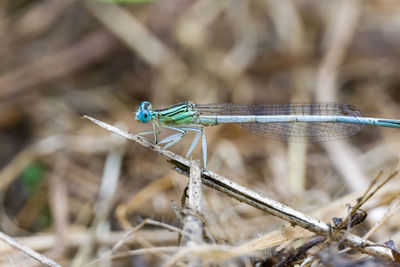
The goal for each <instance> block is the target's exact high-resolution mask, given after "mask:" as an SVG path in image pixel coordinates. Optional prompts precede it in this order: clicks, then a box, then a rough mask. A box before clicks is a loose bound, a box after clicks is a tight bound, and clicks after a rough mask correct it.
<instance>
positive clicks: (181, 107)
mask: <svg viewBox="0 0 400 267" xmlns="http://www.w3.org/2000/svg"><path fill="white" fill-rule="evenodd" d="M199 115H200V113H199V112H198V111H197V110H196V106H195V104H193V103H192V102H190V101H186V102H181V103H178V104H176V105H173V106H170V107H167V108H163V109H156V110H152V106H151V103H150V102H148V101H144V102H142V103H141V104H140V106H139V109H138V111H137V112H136V120H138V121H140V122H143V123H147V122H149V121H150V120H153V123H156V124H161V125H169V126H174V125H191V124H196V123H198V118H199Z"/></svg>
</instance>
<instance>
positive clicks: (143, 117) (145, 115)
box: [139, 109, 151, 123]
mask: <svg viewBox="0 0 400 267" xmlns="http://www.w3.org/2000/svg"><path fill="white" fill-rule="evenodd" d="M150 119H151V114H150V112H149V111H148V110H147V109H144V110H142V111H140V114H139V120H140V121H141V122H144V123H146V122H149V121H150Z"/></svg>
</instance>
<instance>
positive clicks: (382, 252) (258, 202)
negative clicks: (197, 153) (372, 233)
mask: <svg viewBox="0 0 400 267" xmlns="http://www.w3.org/2000/svg"><path fill="white" fill-rule="evenodd" d="M84 118H86V119H88V120H90V121H92V122H93V123H95V124H97V125H98V126H100V127H102V128H104V129H106V130H108V131H111V132H113V133H115V134H118V135H120V136H122V137H125V138H127V139H129V140H133V141H135V142H137V143H139V144H141V145H143V146H145V147H147V148H150V149H152V150H154V151H155V152H157V153H159V154H161V155H163V156H167V157H169V158H170V160H171V162H172V163H173V164H175V165H176V166H177V167H176V169H177V170H179V172H180V173H182V174H185V175H187V176H189V170H190V161H189V160H187V159H185V158H183V157H181V156H179V155H177V154H175V153H173V152H171V151H167V150H165V149H163V148H161V147H159V146H157V145H155V144H153V143H152V142H151V141H149V140H147V139H145V138H143V137H141V136H139V135H134V134H130V133H128V132H126V131H122V130H120V129H118V128H116V127H114V126H112V125H109V124H107V123H105V122H102V121H99V120H96V119H94V118H91V117H89V116H84ZM201 177H202V180H203V184H205V185H207V186H209V187H212V188H214V189H217V190H218V191H220V192H223V193H225V194H226V195H228V196H231V197H233V198H235V199H237V200H239V201H242V202H245V203H247V204H249V205H251V206H253V207H256V208H258V209H261V210H263V211H266V212H268V213H270V214H271V215H274V216H276V217H278V218H281V219H283V220H285V221H287V222H289V223H290V224H292V225H293V226H296V225H297V226H300V227H302V228H305V229H307V230H309V231H312V232H314V233H316V234H318V235H322V236H326V237H328V236H331V234H332V228H331V226H330V225H328V224H326V223H323V222H321V221H318V220H316V219H314V218H311V217H309V216H307V215H305V214H303V213H301V212H299V211H297V210H294V209H292V208H290V207H288V206H286V205H284V204H282V203H279V202H277V201H275V200H272V199H269V198H266V197H263V196H261V195H259V194H258V193H256V192H254V191H252V190H250V189H248V188H246V187H244V186H241V185H239V184H236V183H234V182H233V181H231V180H229V179H227V178H225V177H223V176H220V175H218V174H216V173H214V172H212V171H209V170H207V169H202V175H201ZM334 240H336V241H339V240H340V241H341V242H342V244H345V245H347V246H349V247H352V248H354V249H356V250H358V251H361V252H362V253H365V254H369V255H372V256H375V257H377V258H380V259H385V260H390V261H393V260H394V258H393V255H392V252H391V251H390V249H388V248H385V247H378V246H376V244H375V243H373V242H371V241H368V240H364V239H362V238H361V237H359V236H356V235H354V234H351V233H348V232H346V231H344V230H341V231H339V232H338V233H337V234H336V235H335V237H334Z"/></svg>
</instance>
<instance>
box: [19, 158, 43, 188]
mask: <svg viewBox="0 0 400 267" xmlns="http://www.w3.org/2000/svg"><path fill="white" fill-rule="evenodd" d="M44 172H45V169H44V167H43V165H42V164H40V163H37V162H34V163H31V164H30V165H28V166H27V167H26V168H25V169H24V170H23V171H22V173H21V180H22V184H23V185H25V186H26V187H28V188H29V189H30V190H35V189H36V188H37V186H38V185H39V184H40V182H41V181H42V179H43V177H44Z"/></svg>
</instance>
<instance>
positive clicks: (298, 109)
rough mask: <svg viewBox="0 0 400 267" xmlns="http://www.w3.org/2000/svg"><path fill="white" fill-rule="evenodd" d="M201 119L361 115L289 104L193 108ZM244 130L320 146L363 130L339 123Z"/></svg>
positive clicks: (332, 106) (341, 107) (341, 108)
mask: <svg viewBox="0 0 400 267" xmlns="http://www.w3.org/2000/svg"><path fill="white" fill-rule="evenodd" d="M196 109H197V110H198V111H199V112H200V114H201V115H232V116H234V115H269V116H274V115H299V116H301V115H316V116H318V115H323V116H329V115H340V116H349V117H362V116H363V115H362V113H361V111H359V110H358V109H357V108H356V107H354V106H353V105H349V104H342V103H290V104H270V105H269V104H262V105H239V104H229V103H226V104H225V103H221V104H205V105H196ZM239 126H240V127H242V128H243V129H245V130H247V131H249V132H251V133H254V134H258V135H262V136H265V137H269V138H273V139H279V140H285V141H295V142H323V141H332V140H338V139H342V138H345V137H348V136H351V135H354V134H355V133H357V132H358V131H360V130H361V128H362V127H363V125H362V124H360V123H340V122H279V123H276V122H275V123H239Z"/></svg>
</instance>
